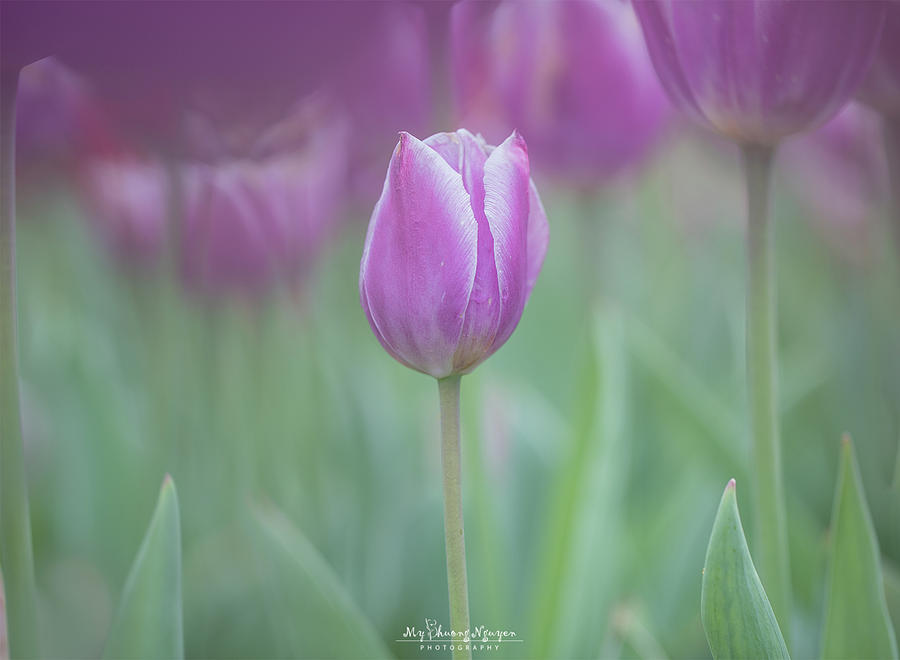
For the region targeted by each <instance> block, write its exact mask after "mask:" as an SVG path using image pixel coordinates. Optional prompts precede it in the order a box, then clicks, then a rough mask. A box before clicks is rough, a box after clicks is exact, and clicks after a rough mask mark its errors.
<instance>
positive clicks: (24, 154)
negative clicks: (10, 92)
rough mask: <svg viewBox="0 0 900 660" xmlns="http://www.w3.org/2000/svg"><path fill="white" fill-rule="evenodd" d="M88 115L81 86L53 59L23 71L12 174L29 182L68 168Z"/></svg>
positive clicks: (76, 78) (88, 111) (74, 156)
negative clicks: (14, 172) (15, 173)
mask: <svg viewBox="0 0 900 660" xmlns="http://www.w3.org/2000/svg"><path fill="white" fill-rule="evenodd" d="M89 113H90V102H89V95H88V92H87V90H86V88H85V85H84V82H83V81H82V80H81V79H80V78H79V77H78V76H76V75H75V74H74V73H72V72H71V71H70V70H68V69H67V68H66V67H64V66H62V65H61V64H60V63H59V62H57V61H55V60H54V59H52V58H47V59H43V60H40V61H38V62H35V63H34V64H30V65H28V66H26V67H25V68H24V69H23V70H22V73H21V75H20V76H19V88H18V95H17V97H16V171H17V174H18V175H19V178H20V180H22V181H25V182H28V181H30V180H31V179H33V178H34V177H36V176H40V175H44V174H48V173H49V174H52V173H59V172H62V171H65V170H67V169H69V168H70V167H71V166H72V165H73V163H74V160H75V158H76V155H77V151H78V150H79V147H80V146H82V145H83V142H84V139H85V133H86V131H85V128H86V124H87V122H88V115H89Z"/></svg>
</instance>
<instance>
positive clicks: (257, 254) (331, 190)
mask: <svg viewBox="0 0 900 660" xmlns="http://www.w3.org/2000/svg"><path fill="white" fill-rule="evenodd" d="M308 119H309V117H308V116H307V115H305V114H304V113H303V112H300V114H299V117H298V116H293V117H291V118H290V119H288V120H286V121H285V122H283V123H282V124H281V125H278V126H274V127H271V128H270V129H269V130H268V131H267V132H266V133H265V134H264V135H263V136H261V137H260V138H259V139H258V140H256V142H255V143H254V145H253V147H252V148H250V149H249V151H248V152H247V153H248V154H252V156H248V155H245V156H243V157H234V156H229V157H225V158H223V159H221V160H218V161H217V162H215V163H212V164H193V165H190V166H188V167H187V171H186V174H185V177H184V188H185V190H184V209H185V210H184V228H183V235H182V241H181V243H182V245H181V247H182V272H183V274H184V277H185V280H186V283H187V284H188V286H189V287H190V288H191V289H193V290H195V291H198V292H201V293H206V294H212V295H217V294H227V293H231V292H239V293H243V294H250V295H259V294H262V293H264V292H265V291H266V290H268V289H270V288H271V287H272V286H274V285H277V284H278V283H285V284H288V285H290V284H295V283H296V282H297V280H298V279H299V278H300V277H301V276H302V275H303V274H304V273H305V272H306V270H307V269H308V267H309V266H310V264H311V262H312V261H313V260H314V258H315V256H316V255H317V254H318V252H319V251H320V249H321V247H322V245H323V244H324V242H325V240H326V239H327V238H328V235H329V232H330V231H331V229H332V228H333V226H334V223H333V220H334V217H335V215H336V212H337V208H338V202H339V200H340V195H341V191H342V186H343V183H344V179H345V171H346V158H345V153H346V151H345V150H346V129H345V126H344V124H343V123H342V122H340V121H339V120H334V121H333V122H330V123H328V122H326V123H324V124H313V125H310V124H305V123H304V120H308ZM297 122H299V124H298V123H297ZM298 127H300V128H305V129H306V133H307V139H306V141H305V142H302V141H299V137H298V135H297V128H298ZM223 144H224V143H223Z"/></svg>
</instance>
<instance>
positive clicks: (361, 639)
mask: <svg viewBox="0 0 900 660" xmlns="http://www.w3.org/2000/svg"><path fill="white" fill-rule="evenodd" d="M252 523H253V531H254V541H255V542H256V543H257V548H258V550H259V552H260V557H261V558H262V559H263V560H264V561H265V565H266V566H267V567H269V568H271V569H272V570H273V573H272V575H271V577H272V578H273V579H272V585H271V586H272V595H273V596H275V599H276V603H275V609H274V611H273V612H272V615H273V617H274V618H275V621H276V622H277V624H278V626H277V627H278V631H279V634H282V633H283V634H284V637H285V639H284V644H285V645H286V648H284V649H283V651H284V652H285V654H286V655H288V656H290V657H320V658H362V657H365V658H376V657H378V658H386V657H390V655H391V654H390V653H389V651H388V650H387V648H386V647H385V645H384V642H383V641H382V640H381V638H380V637H379V635H378V633H377V631H376V630H375V628H374V627H373V626H372V624H371V623H370V622H369V620H368V619H367V618H366V616H365V615H364V614H363V612H362V611H360V609H359V608H358V607H357V605H356V603H355V602H354V601H353V599H352V598H351V597H350V595H349V594H348V593H347V591H346V590H345V589H344V587H343V585H342V584H341V582H340V580H339V579H338V578H337V576H335V575H334V572H333V571H332V569H331V567H330V566H329V565H328V563H327V562H326V561H325V559H324V558H323V557H322V556H321V555H320V554H319V552H318V550H316V548H315V546H313V544H312V543H310V541H309V540H308V539H307V538H306V537H305V536H303V534H302V533H301V532H300V530H298V529H297V528H296V527H294V526H293V525H292V524H291V523H290V521H288V519H287V518H285V517H284V516H283V515H282V514H281V513H280V512H279V511H277V510H275V509H272V508H268V507H267V508H263V507H257V508H256V509H255V510H254V514H253V519H252Z"/></svg>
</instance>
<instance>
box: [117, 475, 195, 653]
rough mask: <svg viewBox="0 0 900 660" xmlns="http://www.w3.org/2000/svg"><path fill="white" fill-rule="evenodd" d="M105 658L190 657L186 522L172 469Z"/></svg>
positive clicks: (127, 581) (125, 590)
mask: <svg viewBox="0 0 900 660" xmlns="http://www.w3.org/2000/svg"><path fill="white" fill-rule="evenodd" d="M103 657H105V658H177V659H181V658H183V657H184V635H183V632H182V616H181V523H180V521H179V513H178V493H177V492H176V491H175V482H173V481H172V478H171V477H170V476H168V475H166V478H165V479H164V480H163V484H162V488H161V490H160V492H159V500H158V501H157V503H156V510H155V511H154V512H153V518H152V519H151V520H150V526H149V527H148V528H147V534H146V535H145V536H144V541H143V543H142V544H141V549H140V550H139V551H138V554H137V557H136V558H135V560H134V564H132V566H131V572H130V573H129V574H128V579H127V580H126V581H125V588H124V590H123V592H122V601H121V603H120V604H119V610H118V612H117V613H116V617H115V620H114V621H113V625H112V629H111V631H110V635H109V639H108V640H107V643H106V649H105V651H104V653H103Z"/></svg>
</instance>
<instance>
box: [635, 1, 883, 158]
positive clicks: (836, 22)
mask: <svg viewBox="0 0 900 660" xmlns="http://www.w3.org/2000/svg"><path fill="white" fill-rule="evenodd" d="M634 6H635V9H636V11H637V15H638V18H639V19H640V22H641V27H642V28H643V30H644V37H645V39H646V41H647V46H648V48H649V50H650V56H651V58H652V60H653V64H654V65H655V66H656V71H657V73H658V74H659V77H660V80H661V81H662V83H663V86H664V87H665V88H666V91H667V92H668V93H669V95H670V97H671V98H672V100H673V101H674V102H675V104H676V105H677V106H679V107H680V108H681V109H682V110H684V111H686V112H687V113H689V114H691V115H692V116H694V117H695V118H696V119H698V120H700V121H701V122H703V123H704V124H706V125H708V126H709V127H711V128H713V129H714V130H716V131H718V132H719V133H722V134H723V135H725V136H727V137H730V138H732V139H734V140H736V141H738V142H741V143H756V144H774V143H776V142H777V141H779V140H780V139H781V138H783V137H785V136H787V135H790V134H792V133H796V132H799V131H803V130H806V129H809V128H812V127H813V126H815V125H817V124H820V123H822V122H824V121H826V120H827V119H828V118H829V117H831V116H833V115H834V114H835V113H837V111H838V110H840V108H841V106H843V105H844V103H846V102H847V100H848V99H849V98H850V97H851V96H852V95H853V93H854V92H855V91H856V88H857V87H858V86H859V84H860V83H861V82H862V80H863V77H864V76H865V74H866V71H867V69H868V66H869V63H870V62H871V59H872V54H873V52H874V49H875V46H876V45H877V44H878V36H879V34H880V31H881V26H882V23H883V21H884V12H885V3H883V2H878V1H874V2H854V1H853V0H834V1H829V2H786V1H783V0H734V1H732V0H696V1H695V2H677V1H676V0H638V1H636V2H635V3H634Z"/></svg>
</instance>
